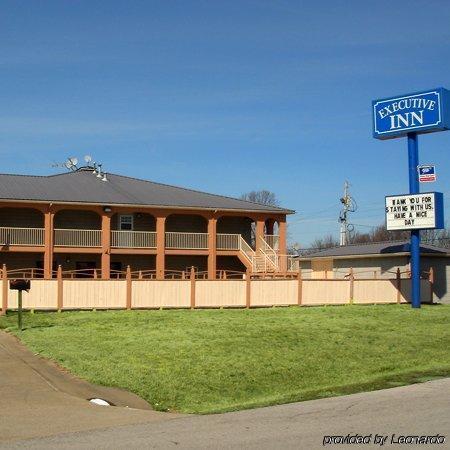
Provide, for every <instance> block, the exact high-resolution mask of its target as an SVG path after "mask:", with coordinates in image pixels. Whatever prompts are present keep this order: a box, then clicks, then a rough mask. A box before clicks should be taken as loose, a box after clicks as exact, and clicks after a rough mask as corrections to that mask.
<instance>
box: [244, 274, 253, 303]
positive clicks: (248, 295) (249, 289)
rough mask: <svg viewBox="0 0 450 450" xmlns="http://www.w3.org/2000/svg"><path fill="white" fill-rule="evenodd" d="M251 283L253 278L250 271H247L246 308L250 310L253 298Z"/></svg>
mask: <svg viewBox="0 0 450 450" xmlns="http://www.w3.org/2000/svg"><path fill="white" fill-rule="evenodd" d="M251 283H252V278H251V275H250V270H248V269H247V270H246V272H245V307H246V308H250V296H251V293H252V292H251Z"/></svg>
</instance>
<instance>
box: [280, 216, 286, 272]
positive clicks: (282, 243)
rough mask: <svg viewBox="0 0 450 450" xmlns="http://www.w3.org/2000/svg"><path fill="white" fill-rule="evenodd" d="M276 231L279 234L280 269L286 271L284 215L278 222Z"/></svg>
mask: <svg viewBox="0 0 450 450" xmlns="http://www.w3.org/2000/svg"><path fill="white" fill-rule="evenodd" d="M278 233H279V235H280V237H279V244H278V248H279V250H278V251H279V254H280V255H281V258H280V271H281V272H286V271H287V258H286V255H287V227H286V217H284V218H283V219H281V220H280V221H279V222H278Z"/></svg>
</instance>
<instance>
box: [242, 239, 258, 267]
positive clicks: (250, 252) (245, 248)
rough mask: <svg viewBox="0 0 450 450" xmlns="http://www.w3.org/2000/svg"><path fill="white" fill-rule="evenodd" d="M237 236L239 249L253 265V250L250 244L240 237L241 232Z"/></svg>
mask: <svg viewBox="0 0 450 450" xmlns="http://www.w3.org/2000/svg"><path fill="white" fill-rule="evenodd" d="M239 237H240V239H239V250H240V252H241V253H242V254H243V255H244V256H245V257H246V258H247V259H248V260H249V262H250V263H251V264H252V267H253V266H254V257H255V251H254V250H253V249H252V248H251V247H250V245H248V243H247V241H246V240H245V239H244V238H243V237H242V235H241V234H240V235H239Z"/></svg>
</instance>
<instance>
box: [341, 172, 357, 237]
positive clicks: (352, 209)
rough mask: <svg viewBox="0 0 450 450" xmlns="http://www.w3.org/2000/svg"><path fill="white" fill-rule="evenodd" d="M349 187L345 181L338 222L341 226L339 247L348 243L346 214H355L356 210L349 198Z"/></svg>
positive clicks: (353, 202) (352, 200)
mask: <svg viewBox="0 0 450 450" xmlns="http://www.w3.org/2000/svg"><path fill="white" fill-rule="evenodd" d="M349 187H350V184H349V182H348V181H345V183H344V196H343V197H341V199H340V201H341V203H342V204H343V205H344V206H343V208H342V210H341V212H340V214H339V222H340V224H341V229H340V239H339V245H341V246H343V245H348V243H349V236H348V232H349V225H348V213H350V212H355V211H356V208H357V206H356V202H355V200H354V199H353V198H352V197H351V195H350V193H349Z"/></svg>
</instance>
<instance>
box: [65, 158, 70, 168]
mask: <svg viewBox="0 0 450 450" xmlns="http://www.w3.org/2000/svg"><path fill="white" fill-rule="evenodd" d="M64 166H65V167H66V169H71V168H72V162H71V161H70V159H68V160H67V161H66V162H65V163H64Z"/></svg>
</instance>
